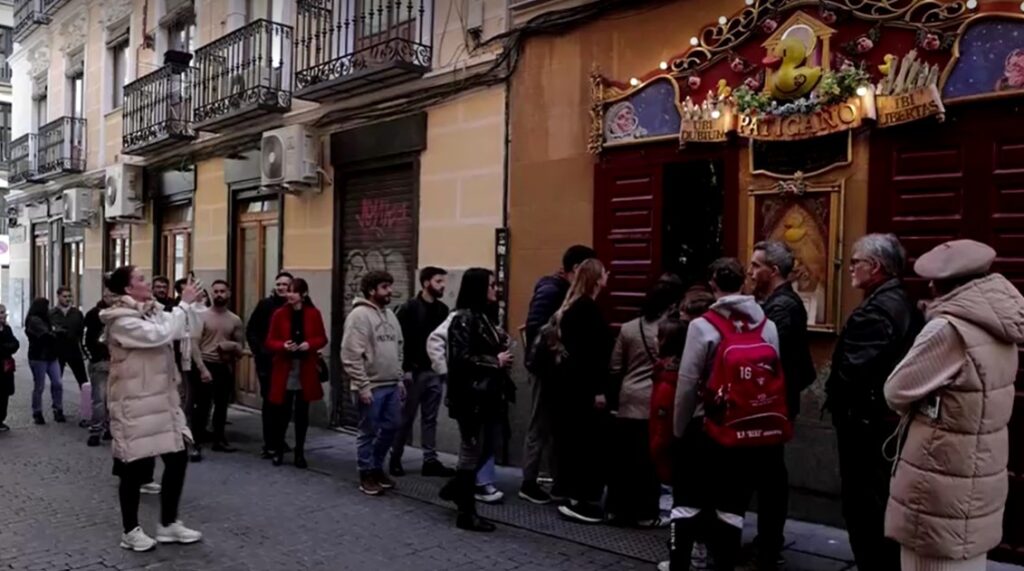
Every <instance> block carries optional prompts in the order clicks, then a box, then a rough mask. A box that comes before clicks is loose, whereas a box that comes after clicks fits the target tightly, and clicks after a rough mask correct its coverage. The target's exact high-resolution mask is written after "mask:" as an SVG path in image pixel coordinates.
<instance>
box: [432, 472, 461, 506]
mask: <svg viewBox="0 0 1024 571" xmlns="http://www.w3.org/2000/svg"><path fill="white" fill-rule="evenodd" d="M458 486H459V479H458V478H454V477H453V478H449V479H448V481H447V482H446V483H445V485H443V486H441V490H440V491H439V492H437V496H438V497H439V498H441V499H442V500H444V501H446V502H454V501H455V497H456V489H457V488H458Z"/></svg>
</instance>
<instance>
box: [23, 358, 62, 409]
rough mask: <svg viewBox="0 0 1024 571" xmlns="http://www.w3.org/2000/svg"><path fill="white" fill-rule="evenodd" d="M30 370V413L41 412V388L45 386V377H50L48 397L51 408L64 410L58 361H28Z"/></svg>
mask: <svg viewBox="0 0 1024 571" xmlns="http://www.w3.org/2000/svg"><path fill="white" fill-rule="evenodd" d="M28 367H29V369H31V370H32V383H33V387H32V414H42V413H43V389H45V388H46V377H50V399H51V401H52V402H51V404H52V405H53V410H55V411H61V412H63V411H64V385H62V384H61V381H60V378H61V370H60V362H58V361H57V360H56V359H54V360H53V361H29V362H28Z"/></svg>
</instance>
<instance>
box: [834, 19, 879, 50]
mask: <svg viewBox="0 0 1024 571" xmlns="http://www.w3.org/2000/svg"><path fill="white" fill-rule="evenodd" d="M881 39H882V28H881V26H875V27H873V28H871V29H870V30H868V32H867V33H866V34H861V35H860V36H857V37H856V38H854V39H853V40H851V41H849V42H846V43H845V44H843V49H844V50H845V51H846V53H848V54H850V55H855V56H860V55H864V54H866V53H868V52H870V51H871V50H873V49H875V46H876V45H878V41H879V40H881Z"/></svg>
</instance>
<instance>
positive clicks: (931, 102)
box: [875, 85, 946, 127]
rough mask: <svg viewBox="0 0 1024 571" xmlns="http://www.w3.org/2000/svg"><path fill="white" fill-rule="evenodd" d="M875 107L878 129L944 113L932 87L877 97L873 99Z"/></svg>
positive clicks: (935, 88) (937, 95)
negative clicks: (876, 108) (876, 109)
mask: <svg viewBox="0 0 1024 571" xmlns="http://www.w3.org/2000/svg"><path fill="white" fill-rule="evenodd" d="M875 105H876V106H877V107H878V126H879V127H891V126H893V125H901V124H903V123H909V122H911V121H917V120H918V119H924V118H925V117H932V116H934V115H941V114H943V113H945V112H946V109H945V108H944V107H943V106H942V98H941V97H940V96H939V89H938V87H936V86H934V85H929V86H927V87H922V88H920V89H916V90H914V91H911V92H909V93H903V94H900V95H879V96H878V97H877V98H875Z"/></svg>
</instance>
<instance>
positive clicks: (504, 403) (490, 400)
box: [448, 310, 513, 422]
mask: <svg viewBox="0 0 1024 571" xmlns="http://www.w3.org/2000/svg"><path fill="white" fill-rule="evenodd" d="M507 349H508V335H506V334H505V332H503V331H501V330H500V329H498V328H497V327H495V326H494V325H493V324H492V322H491V320H490V319H489V318H488V317H487V316H486V315H484V314H482V313H477V312H470V311H467V310H459V311H456V312H455V315H454V316H453V317H452V322H451V323H450V324H449V326H448V414H449V416H451V417H452V418H454V419H455V420H458V421H460V422H481V421H483V420H496V417H498V418H500V417H499V415H504V414H507V409H508V402H509V400H510V399H511V397H512V392H511V391H512V390H513V387H512V381H511V379H510V378H509V375H508V369H505V368H503V367H501V365H500V364H499V363H498V354H500V353H502V352H503V351H506V350H507Z"/></svg>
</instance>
